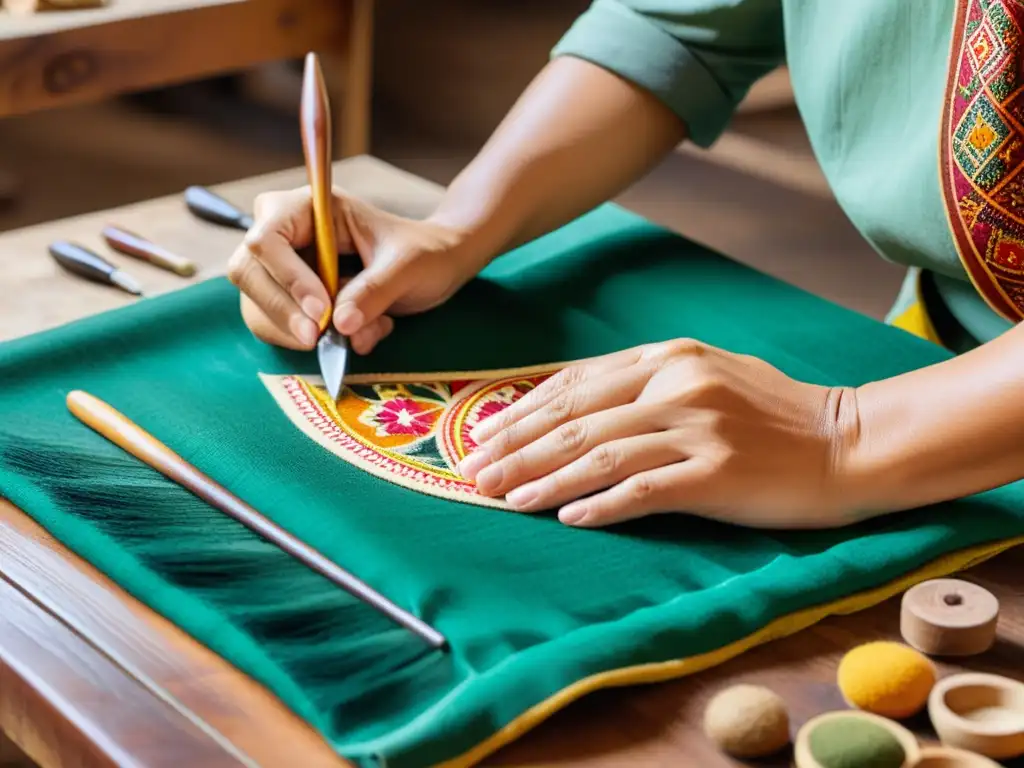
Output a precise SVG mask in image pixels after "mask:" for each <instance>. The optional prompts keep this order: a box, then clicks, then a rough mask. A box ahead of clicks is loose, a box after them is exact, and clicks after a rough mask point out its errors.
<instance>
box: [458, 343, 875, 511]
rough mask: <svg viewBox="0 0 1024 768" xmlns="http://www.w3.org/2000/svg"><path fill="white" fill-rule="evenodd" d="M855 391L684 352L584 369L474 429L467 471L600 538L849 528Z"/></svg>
mask: <svg viewBox="0 0 1024 768" xmlns="http://www.w3.org/2000/svg"><path fill="white" fill-rule="evenodd" d="M857 423H858V422H857V406H856V402H855V397H854V393H853V391H852V390H846V389H838V388H828V387H822V386H816V385H812V384H804V383H801V382H798V381H794V380H793V379H791V378H789V377H787V376H786V375H784V374H783V373H781V372H780V371H779V370H777V369H775V368H773V367H772V366H770V365H768V364H767V363H764V362H762V361H760V360H757V359H755V358H751V357H747V356H742V355H735V354H731V353H729V352H725V351H722V350H719V349H715V348H713V347H709V346H706V345H702V344H700V343H697V342H693V341H673V342H667V343H661V344H653V345H650V346H644V347H639V348H636V349H631V350H627V351H624V352H619V353H616V354H613V355H608V356H605V357H600V358H596V359H593V360H589V361H585V362H583V363H581V364H579V365H576V366H574V367H571V368H568V369H566V370H564V371H562V372H560V373H558V374H557V375H555V376H553V377H551V378H550V379H548V380H547V381H545V382H544V383H543V384H541V385H540V386H538V387H537V388H536V389H535V390H533V391H532V392H530V393H528V394H527V395H525V396H524V397H523V398H521V399H520V400H519V401H517V402H516V403H514V404H513V405H512V406H510V407H509V408H507V409H506V410H504V411H502V412H500V413H498V414H496V415H495V416H493V417H492V418H490V419H488V420H487V421H484V422H483V423H481V424H479V425H478V426H477V427H476V430H475V431H474V432H473V435H472V436H473V439H474V440H475V441H477V442H478V444H479V445H480V446H481V447H480V448H478V449H477V450H476V451H474V452H473V453H472V454H471V455H470V456H468V457H467V458H466V459H465V460H463V462H462V465H461V466H460V467H459V469H460V471H461V472H462V473H463V475H464V476H466V477H467V478H470V479H475V481H476V483H477V487H478V489H479V491H480V492H481V493H484V494H486V495H488V496H499V495H502V494H506V500H507V501H508V502H509V504H510V505H511V506H512V507H513V509H516V510H519V511H523V512H533V511H538V510H543V509H554V508H559V507H560V508H561V509H560V512H559V518H560V519H561V520H562V522H564V523H568V524H572V525H578V526H587V527H592V526H603V525H607V524H609V523H614V522H619V521H622V520H626V519H629V518H635V517H640V516H643V515H648V514H652V513H657V512H687V513H692V514H697V515H702V516H706V517H711V518H717V519H720V520H725V521H729V522H734V523H738V524H742V525H749V526H755V527H787V528H790V527H792V528H795V527H831V526H836V525H841V524H843V523H844V522H849V520H848V519H845V518H844V513H845V512H847V511H849V508H848V505H849V504H850V503H853V502H851V499H850V497H849V496H848V495H847V493H846V491H847V489H846V488H844V487H841V486H843V485H844V480H843V462H844V461H845V457H846V455H847V453H848V451H849V449H850V444H851V443H852V442H853V441H854V440H855V439H856V430H857Z"/></svg>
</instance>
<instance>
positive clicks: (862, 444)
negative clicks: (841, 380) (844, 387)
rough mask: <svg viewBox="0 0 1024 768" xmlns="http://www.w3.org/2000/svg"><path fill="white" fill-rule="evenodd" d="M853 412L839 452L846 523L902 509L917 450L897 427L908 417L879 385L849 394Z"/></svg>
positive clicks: (838, 458) (837, 459) (847, 419)
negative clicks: (908, 442) (910, 468)
mask: <svg viewBox="0 0 1024 768" xmlns="http://www.w3.org/2000/svg"><path fill="white" fill-rule="evenodd" d="M848 392H849V394H848V398H849V400H850V402H851V403H852V411H853V414H852V415H851V416H849V417H848V418H846V419H845V424H846V428H845V430H843V431H842V433H841V437H840V446H841V447H840V448H838V449H837V450H836V465H837V466H836V472H837V475H838V477H839V483H838V486H839V494H840V496H841V498H842V504H841V506H842V514H843V517H844V523H849V522H856V521H858V520H863V519H867V518H870V517H875V516H877V515H880V514H884V513H886V512H894V511H897V509H899V508H902V506H903V504H902V503H901V501H900V497H901V495H902V494H901V490H902V489H905V488H907V487H908V485H909V484H910V482H911V477H910V472H909V471H908V470H909V467H910V466H911V464H912V461H911V459H912V456H913V451H912V450H908V446H907V445H906V443H905V442H904V441H903V440H902V438H901V435H900V434H899V432H898V430H895V429H894V428H893V425H894V423H896V424H898V423H900V422H901V420H902V419H904V418H905V417H906V414H901V413H900V408H899V404H898V403H897V404H894V403H892V402H890V401H889V398H887V397H885V393H884V392H880V391H879V389H878V388H877V387H875V386H874V385H867V386H861V387H856V388H851V389H850V390H848Z"/></svg>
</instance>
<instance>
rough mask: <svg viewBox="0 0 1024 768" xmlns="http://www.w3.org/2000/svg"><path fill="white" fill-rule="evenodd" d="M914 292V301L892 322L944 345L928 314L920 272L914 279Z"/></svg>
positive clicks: (908, 331) (897, 326) (898, 326)
mask: <svg viewBox="0 0 1024 768" xmlns="http://www.w3.org/2000/svg"><path fill="white" fill-rule="evenodd" d="M914 293H915V295H916V299H915V301H914V303H912V304H911V305H910V306H909V307H907V308H906V309H905V310H903V312H901V313H900V314H899V315H897V316H896V317H894V318H893V319H892V320H891V321H890V324H891V325H893V326H894V327H896V328H899V329H901V330H903V331H906V332H907V333H911V334H913V335H914V336H919V337H920V338H922V339H926V340H927V341H930V342H932V343H933V344H938V345H939V346H940V347H941V346H944V345H943V343H942V339H940V338H939V334H938V333H936V331H935V325H934V324H933V323H932V319H931V318H930V317H929V316H928V308H927V307H926V306H925V303H924V297H923V296H922V294H921V276H920V273H919V274H918V275H917V277H916V278H915V280H914Z"/></svg>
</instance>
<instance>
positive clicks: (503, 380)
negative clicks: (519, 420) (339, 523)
mask: <svg viewBox="0 0 1024 768" xmlns="http://www.w3.org/2000/svg"><path fill="white" fill-rule="evenodd" d="M553 372H554V370H552V369H550V368H547V369H521V370H518V371H495V372H491V373H487V372H484V373H458V374H424V375H418V376H410V375H408V374H403V375H390V376H352V377H350V378H349V379H347V380H346V385H345V387H344V389H343V390H342V393H341V396H340V397H339V398H338V402H337V403H333V402H331V399H330V396H329V395H328V394H327V391H326V389H325V388H324V386H323V382H322V381H321V380H320V379H319V378H317V377H313V376H263V377H261V378H262V379H263V382H264V384H265V385H266V386H267V388H268V389H269V390H270V392H271V394H272V395H273V396H274V398H275V399H276V401H277V403H278V405H280V406H281V408H282V409H283V410H284V412H285V413H286V414H287V415H288V417H289V418H290V419H291V420H292V423H293V424H295V425H296V426H297V427H298V428H299V429H301V430H302V431H303V432H304V433H305V434H306V435H308V436H309V437H311V438H312V439H313V440H315V441H316V442H317V443H319V444H320V445H321V446H323V447H324V448H326V449H327V450H329V451H330V452H331V453H333V454H334V455H336V456H338V457H339V458H342V459H344V460H345V461H347V462H349V463H350V464H353V465H355V466H357V467H359V468H360V469H363V470H365V471H367V472H369V473H370V474H373V475H376V476H377V477H380V478H383V479H385V480H389V481H391V482H393V483H397V484H398V485H401V486H404V487H406V488H411V489H414V490H417V491H421V492H423V493H428V494H431V495H433V496H441V497H444V498H449V499H456V500H458V501H464V502H467V503H470V504H478V505H480V506H487V507H505V503H504V501H503V500H501V499H492V498H488V497H486V496H481V495H480V494H478V493H477V491H476V486H474V485H473V483H470V482H467V481H466V480H464V479H463V478H462V477H460V476H459V474H458V472H457V471H456V467H457V466H458V464H459V462H460V461H461V460H462V459H463V458H464V457H465V456H467V455H468V454H469V453H470V452H471V451H472V450H473V449H474V448H475V447H476V445H475V444H474V443H473V440H472V438H471V437H470V436H469V433H470V432H471V431H472V429H473V427H475V426H476V425H477V424H478V423H480V421H482V420H483V419H485V418H487V417H488V416H491V415H493V414H495V413H498V412H499V411H501V410H503V409H505V408H507V407H508V406H509V405H511V404H512V403H514V402H515V401H516V400H518V399H519V398H520V397H522V396H523V395H525V394H526V393H527V392H529V391H530V390H532V389H533V388H534V387H536V386H537V385H538V384H540V383H541V382H542V381H544V379H546V378H547V377H548V376H550V375H551V374H552V373H553Z"/></svg>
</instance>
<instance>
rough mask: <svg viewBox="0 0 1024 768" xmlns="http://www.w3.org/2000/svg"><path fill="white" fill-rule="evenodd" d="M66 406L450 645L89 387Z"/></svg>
mask: <svg viewBox="0 0 1024 768" xmlns="http://www.w3.org/2000/svg"><path fill="white" fill-rule="evenodd" d="M67 406H68V410H70V411H71V413H72V414H74V416H75V417H76V418H77V419H79V420H80V421H81V422H82V423H83V424H85V425H86V426H88V427H90V428H91V429H93V430H95V431H96V432H98V433H99V434H100V435H102V436H103V437H105V438H107V439H108V440H110V441H111V442H112V443H114V444H115V445H117V446H119V447H120V448H122V449H124V450H125V451H127V452H128V453H130V454H132V455H133V456H135V457H136V458H137V459H139V460H140V461H142V462H144V463H146V464H148V465H149V466H151V467H152V468H153V469H155V470H157V471H158V472H160V473H161V474H163V475H165V476H167V477H169V478H170V479H171V480H173V481H174V482H176V483H178V484H179V485H181V486H182V487H184V488H187V489H188V490H189V491H191V492H192V493H194V494H195V495H196V496H198V497H199V498H201V499H202V500H203V501H205V502H207V503H208V504H210V505H211V506H213V507H214V508H215V509H217V510H219V511H221V512H223V513H224V514H226V515H229V516H230V517H233V518H234V519H235V520H237V521H238V522H240V523H242V524H243V525H245V526H246V527H248V528H249V529H251V530H253V531H255V532H256V533H257V534H259V535H260V536H262V537H263V538H265V539H266V540H267V541H270V542H271V543H273V544H274V545H276V546H278V547H280V548H281V549H283V550H284V551H285V552H287V553H288V554H290V555H291V556H292V557H294V558H296V559H297V560H299V561H301V562H302V563H304V564H305V565H306V566H308V567H309V568H311V569H313V570H314V571H316V572H317V573H319V574H320V575H321V576H324V577H325V578H327V579H329V580H330V581H332V582H333V583H334V584H336V585H338V586H339V587H341V588H342V589H344V590H346V591H347V592H349V593H351V594H352V595H354V596H355V597H357V598H359V599H360V600H362V601H364V602H366V603H368V604H369V605H371V606H373V607H374V608H376V609H377V610H378V611H380V612H381V613H383V614H384V615H386V616H388V617H389V618H390V619H392V620H393V621H395V622H396V623H398V624H400V625H402V626H404V627H406V628H407V629H409V630H411V631H412V632H414V633H416V634H417V635H419V636H420V637H421V638H423V640H425V641H426V642H427V643H429V644H430V645H431V646H432V647H434V648H445V647H446V646H447V641H446V640H445V638H444V636H443V635H441V633H439V632H438V631H437V630H436V629H434V628H433V627H431V626H429V625H427V624H426V623H424V622H423V621H421V620H420V619H418V618H417V617H415V616H413V615H412V614H410V613H408V612H407V611H404V610H402V609H401V608H399V607H398V606H397V605H395V604H394V603H392V602H391V601H390V600H388V599H387V598H386V597H384V596H383V595H381V594H380V593H378V592H377V591H375V590H374V589H373V588H372V587H370V586H369V585H368V584H365V583H364V582H362V581H360V580H359V579H357V578H356V577H355V576H353V575H352V574H350V573H348V572H347V571H345V570H344V569H342V568H341V567H339V566H338V565H337V564H335V563H334V562H332V561H331V560H328V559H327V558H326V557H324V556H323V555H322V554H320V553H319V552H318V551H316V550H315V549H313V548H312V547H310V546H309V545H307V544H304V543H303V542H302V541H300V540H299V539H297V538H295V537H294V536H292V535H291V534H290V533H288V532H287V531H285V530H284V529H283V528H281V527H280V526H278V525H277V524H275V523H273V522H271V521H270V520H269V519H268V518H266V517H264V516H263V515H261V514H260V513H259V512H257V511H256V510H255V509H253V508H252V507H250V506H249V505H248V504H246V503H245V502H244V501H242V500H241V499H239V498H238V497H237V496H235V495H234V494H232V493H231V492H230V491H229V490H227V489H226V488H224V487H223V486H221V485H219V484H218V483H216V482H215V481H214V480H212V479H211V478H209V477H207V476H206V475H204V474H203V473H202V472H200V471H199V470H198V469H196V468H195V467H193V466H192V465H191V464H189V463H188V462H186V461H185V460H184V459H183V458H181V457H180V456H179V455H178V454H176V453H175V452H174V451H172V450H171V449H170V448H168V447H167V446H166V445H164V444H163V443H161V442H160V441H159V440H157V439H156V438H155V437H153V436H152V435H150V434H149V433H148V432H146V431H145V430H143V429H142V428H141V427H139V426H138V425H136V424H134V423H133V422H131V421H130V420H129V419H128V418H127V417H126V416H124V415H123V414H121V413H119V412H118V411H117V410H115V409H114V408H112V407H111V406H110V405H108V404H107V403H104V402H103V401H102V400H99V399H98V398H96V397H93V396H92V395H90V394H88V393H86V392H82V391H79V390H76V391H73V392H70V393H69V394H68V396H67Z"/></svg>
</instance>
